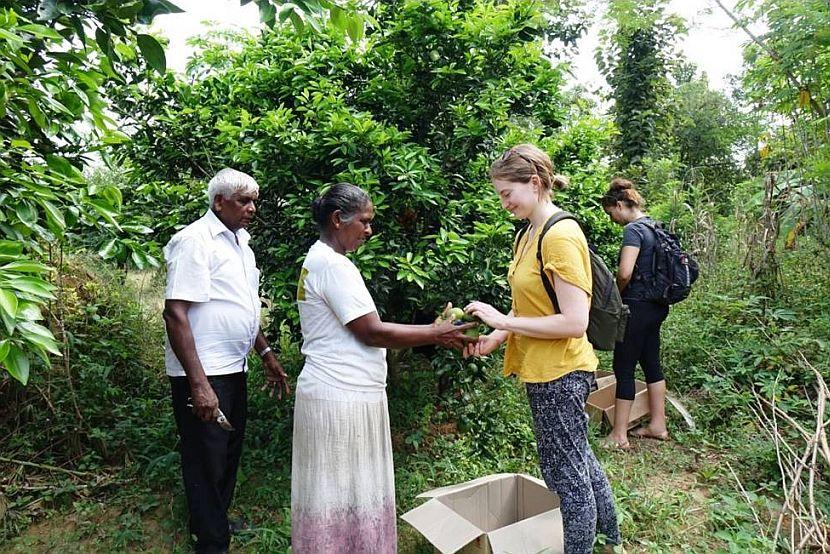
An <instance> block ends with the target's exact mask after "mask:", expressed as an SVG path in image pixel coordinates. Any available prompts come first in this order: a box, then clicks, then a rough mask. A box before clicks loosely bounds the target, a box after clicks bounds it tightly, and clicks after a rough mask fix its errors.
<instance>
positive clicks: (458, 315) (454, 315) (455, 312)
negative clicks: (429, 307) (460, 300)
mask: <svg viewBox="0 0 830 554" xmlns="http://www.w3.org/2000/svg"><path fill="white" fill-rule="evenodd" d="M465 315H466V314H464V310H462V309H461V308H450V310H449V311H448V312H447V319H451V320H455V321H464V316H465Z"/></svg>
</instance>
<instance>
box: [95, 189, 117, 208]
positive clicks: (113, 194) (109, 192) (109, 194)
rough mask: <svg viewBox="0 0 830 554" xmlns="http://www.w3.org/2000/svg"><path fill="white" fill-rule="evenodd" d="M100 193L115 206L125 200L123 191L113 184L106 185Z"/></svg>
mask: <svg viewBox="0 0 830 554" xmlns="http://www.w3.org/2000/svg"><path fill="white" fill-rule="evenodd" d="M98 194H100V195H101V196H103V197H104V198H105V199H106V200H107V201H108V202H109V203H110V204H111V205H113V206H115V207H118V206H120V205H121V202H122V200H123V196H122V195H121V191H120V190H119V189H118V187H116V186H113V185H107V186H105V187H104V188H102V189H101V190H100V191H99V192H98Z"/></svg>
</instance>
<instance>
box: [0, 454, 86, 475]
mask: <svg viewBox="0 0 830 554" xmlns="http://www.w3.org/2000/svg"><path fill="white" fill-rule="evenodd" d="M0 462H6V463H7V464H17V465H20V466H26V467H36V468H38V469H45V470H47V471H60V472H62V473H68V474H69V475H75V476H78V477H84V476H87V475H93V474H92V473H89V472H88V471H75V470H74V469H64V468H62V467H57V466H50V465H48V464H36V463H35V462H27V461H24V460H15V459H13V458H6V457H5V456H0Z"/></svg>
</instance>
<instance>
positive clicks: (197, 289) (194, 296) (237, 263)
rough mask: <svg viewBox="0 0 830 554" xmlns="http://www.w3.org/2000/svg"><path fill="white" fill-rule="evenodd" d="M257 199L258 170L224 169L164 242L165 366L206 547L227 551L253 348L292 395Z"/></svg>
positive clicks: (194, 526) (193, 518) (270, 380)
mask: <svg viewBox="0 0 830 554" xmlns="http://www.w3.org/2000/svg"><path fill="white" fill-rule="evenodd" d="M258 195H259V187H258V185H257V183H256V181H255V180H254V179H253V178H252V177H250V176H249V175H246V174H245V173H241V172H239V171H235V170H233V169H223V170H221V171H219V172H218V173H217V174H216V176H215V177H214V178H213V179H211V180H210V183H209V184H208V197H209V199H210V209H208V211H207V213H206V214H205V215H204V216H203V217H202V218H201V219H199V220H197V221H195V222H193V223H191V224H190V225H188V226H187V227H185V228H184V229H182V230H181V231H179V232H178V233H176V234H175V235H174V236H173V238H172V239H171V240H170V242H169V243H168V244H167V246H165V248H164V256H165V259H166V261H167V290H166V293H165V302H164V322H165V325H166V328H167V345H166V352H165V365H166V366H167V375H168V376H169V377H170V384H171V387H172V397H173V413H174V415H175V418H176V426H177V427H178V430H179V436H180V438H181V455H182V476H183V478H184V486H185V493H186V495H187V507H188V510H189V512H190V531H191V533H193V534H195V535H196V539H197V542H196V551H197V552H205V553H207V552H227V550H228V544H229V543H230V531H231V529H230V525H229V523H228V516H227V512H228V508H229V506H230V504H231V498H232V497H233V490H234V486H235V484H236V472H237V468H238V467H239V457H240V454H241V452H242V439H243V436H244V434H245V420H246V416H247V388H246V373H247V369H248V363H247V356H248V353H249V352H250V350H251V348H254V349H255V350H256V351H257V352H258V353H259V355H260V357H261V358H262V365H263V367H264V368H265V377H266V381H267V385H266V386H269V387H270V388H271V394H272V395H273V393H274V389H275V388H276V389H277V390H278V391H279V397H280V398H282V394H283V392H284V393H286V394H288V393H289V392H290V391H289V388H288V383H287V381H286V375H285V372H284V371H283V368H282V366H281V365H280V362H279V361H278V360H277V358H276V355H275V353H274V352H273V351H272V350H271V347H269V346H268V341H267V340H266V339H265V336H264V335H263V334H262V331H261V330H260V328H259V312H260V300H259V270H258V269H257V267H256V261H255V259H254V253H253V251H252V250H251V248H250V247H249V246H248V240H249V239H250V235H249V234H248V232H247V231H246V230H245V227H247V226H248V224H249V223H251V221H252V220H253V217H254V214H255V213H256V207H255V205H254V203H255V201H256V200H257V197H258Z"/></svg>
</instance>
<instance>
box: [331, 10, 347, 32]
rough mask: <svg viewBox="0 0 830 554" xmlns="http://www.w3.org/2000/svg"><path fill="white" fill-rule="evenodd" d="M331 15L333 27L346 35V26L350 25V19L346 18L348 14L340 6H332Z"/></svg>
mask: <svg viewBox="0 0 830 554" xmlns="http://www.w3.org/2000/svg"><path fill="white" fill-rule="evenodd" d="M329 14H330V15H329V21H331V24H332V26H333V27H334V28H335V29H337V30H338V31H340V32H341V33H345V32H346V26H347V24H348V17H347V16H346V12H345V11H344V10H343V8H341V7H339V6H332V7H331V10H330V12H329Z"/></svg>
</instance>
